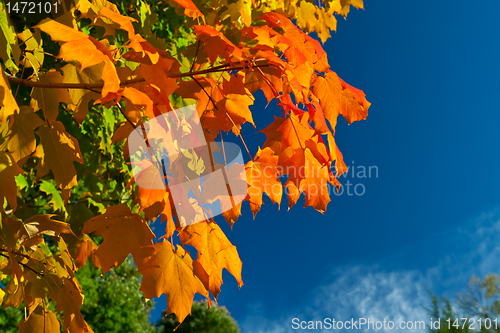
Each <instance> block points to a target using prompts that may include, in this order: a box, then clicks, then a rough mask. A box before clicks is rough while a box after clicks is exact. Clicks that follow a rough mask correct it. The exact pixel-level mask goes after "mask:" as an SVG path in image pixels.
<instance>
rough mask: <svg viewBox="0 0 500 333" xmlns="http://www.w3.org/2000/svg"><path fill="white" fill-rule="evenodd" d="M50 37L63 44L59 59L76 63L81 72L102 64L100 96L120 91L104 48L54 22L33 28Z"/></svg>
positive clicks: (89, 38)
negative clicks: (102, 82) (78, 64)
mask: <svg viewBox="0 0 500 333" xmlns="http://www.w3.org/2000/svg"><path fill="white" fill-rule="evenodd" d="M35 28H38V29H40V30H42V31H44V32H46V33H47V34H49V35H50V37H51V38H52V40H54V41H58V42H63V43H64V44H63V45H62V46H61V49H60V51H59V55H58V57H59V58H62V59H64V61H67V62H70V61H77V62H79V63H80V64H81V70H83V69H85V68H87V67H90V66H93V65H97V64H99V63H101V62H104V67H103V70H102V73H101V77H102V79H103V80H104V87H103V89H102V96H106V95H107V94H108V93H109V92H116V91H118V90H119V89H120V79H119V78H118V74H117V72H116V68H115V66H114V64H113V57H112V56H111V54H110V53H109V51H108V50H106V48H105V46H104V45H103V44H101V43H99V42H98V41H97V40H96V39H94V38H93V37H91V36H89V35H86V34H84V33H83V32H80V31H78V30H75V29H72V28H70V27H68V26H66V25H64V24H61V23H59V22H57V21H54V20H44V21H42V22H40V23H39V24H38V25H36V26H35Z"/></svg>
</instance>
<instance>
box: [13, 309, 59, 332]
mask: <svg viewBox="0 0 500 333" xmlns="http://www.w3.org/2000/svg"><path fill="white" fill-rule="evenodd" d="M17 326H18V327H19V333H59V332H60V326H61V325H60V324H59V320H57V317H56V315H55V314H54V312H52V311H50V310H45V309H44V308H43V307H42V306H38V307H37V308H36V309H35V311H33V312H31V313H30V316H29V317H28V318H27V319H24V320H23V321H21V322H20V323H19V324H17Z"/></svg>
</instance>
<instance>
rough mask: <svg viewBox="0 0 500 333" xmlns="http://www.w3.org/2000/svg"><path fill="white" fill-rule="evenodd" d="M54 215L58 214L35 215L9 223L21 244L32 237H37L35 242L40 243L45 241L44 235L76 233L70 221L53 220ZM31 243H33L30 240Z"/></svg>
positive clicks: (24, 243)
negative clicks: (72, 229)
mask: <svg viewBox="0 0 500 333" xmlns="http://www.w3.org/2000/svg"><path fill="white" fill-rule="evenodd" d="M54 216H56V215H53V214H52V215H35V216H33V217H30V218H29V219H27V220H25V221H20V220H9V221H10V223H9V225H10V228H11V230H12V232H13V233H14V237H15V239H16V240H17V241H18V242H19V243H20V244H21V245H26V243H27V242H29V241H30V240H31V239H32V238H35V243H34V244H38V243H40V241H43V238H42V235H49V236H59V234H61V233H65V234H71V235H74V234H73V231H71V228H70V226H69V224H68V223H66V222H60V221H56V220H52V219H51V218H52V217H54ZM31 244H33V243H31V242H30V245H31ZM26 246H28V245H26Z"/></svg>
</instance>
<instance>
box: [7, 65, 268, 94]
mask: <svg viewBox="0 0 500 333" xmlns="http://www.w3.org/2000/svg"><path fill="white" fill-rule="evenodd" d="M257 61H260V62H262V61H263V60H262V59H260V60H257ZM264 61H265V63H263V64H252V63H250V62H247V64H248V66H244V65H242V66H236V67H232V66H231V64H229V63H226V64H222V65H219V66H216V67H212V68H208V69H204V70H201V71H194V72H188V73H179V74H173V75H170V77H171V78H182V77H193V76H195V75H204V74H209V73H216V72H223V71H233V70H240V69H245V68H247V67H256V68H261V67H269V66H273V65H272V64H269V63H267V60H264ZM4 74H5V76H7V80H8V81H9V82H10V83H14V84H17V85H19V86H23V87H32V88H53V89H88V90H92V89H102V87H103V86H104V82H103V83H65V82H64V83H63V82H61V83H57V82H40V81H29V80H24V79H20V78H18V77H15V76H12V75H10V74H8V73H6V72H4ZM144 81H145V79H144V78H136V79H132V80H126V81H122V82H120V87H126V86H129V85H132V84H136V83H141V82H144Z"/></svg>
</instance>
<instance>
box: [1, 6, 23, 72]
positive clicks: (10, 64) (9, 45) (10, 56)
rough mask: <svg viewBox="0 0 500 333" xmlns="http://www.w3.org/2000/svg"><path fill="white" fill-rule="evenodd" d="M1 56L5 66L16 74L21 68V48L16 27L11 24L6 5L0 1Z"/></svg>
mask: <svg viewBox="0 0 500 333" xmlns="http://www.w3.org/2000/svg"><path fill="white" fill-rule="evenodd" d="M0 30H2V32H1V33H0V58H1V59H3V61H4V62H5V67H7V69H8V70H9V71H10V72H11V73H12V74H15V73H17V71H18V70H19V67H18V65H19V56H20V55H21V49H20V48H19V45H17V37H16V33H15V31H14V27H13V26H12V24H10V20H9V17H8V15H7V11H6V10H5V5H4V3H3V2H0Z"/></svg>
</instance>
